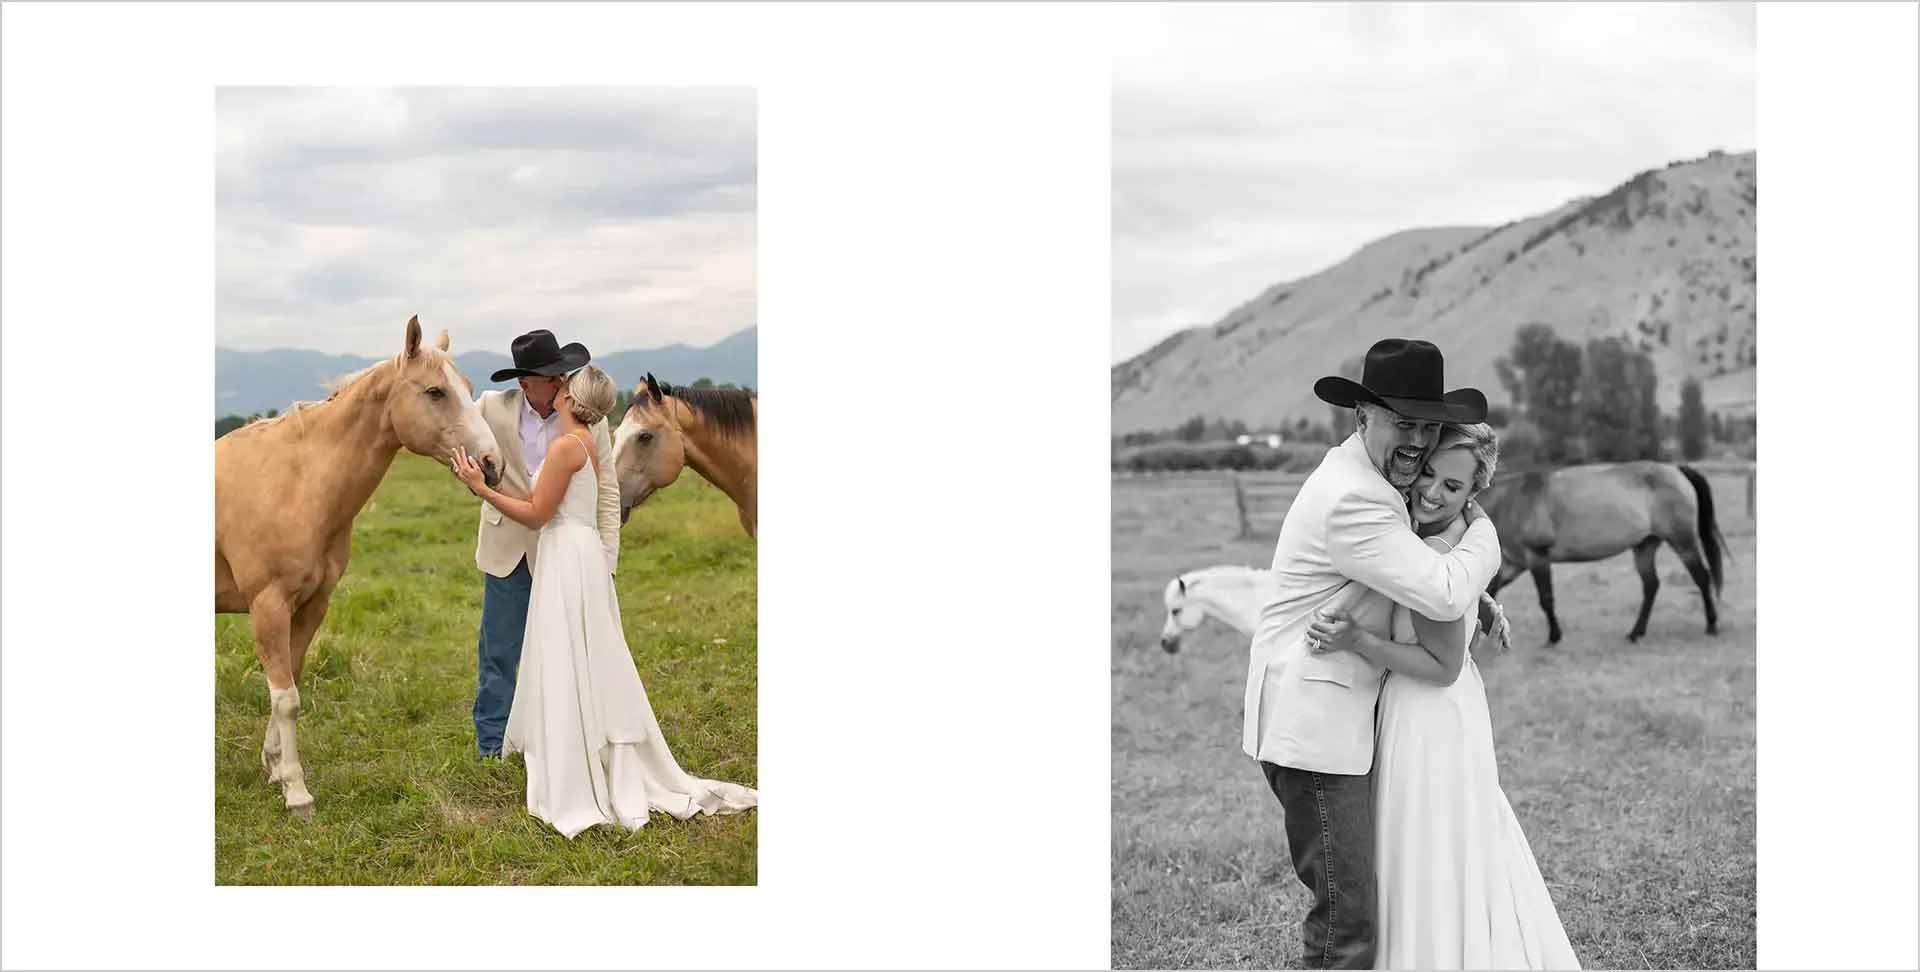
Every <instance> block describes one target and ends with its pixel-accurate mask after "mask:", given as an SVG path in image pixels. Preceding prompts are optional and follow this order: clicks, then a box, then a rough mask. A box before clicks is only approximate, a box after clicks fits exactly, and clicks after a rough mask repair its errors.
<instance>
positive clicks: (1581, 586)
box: [1111, 4, 1759, 969]
mask: <svg viewBox="0 0 1920 972" xmlns="http://www.w3.org/2000/svg"><path fill="white" fill-rule="evenodd" d="M1138 19H1140V20H1142V21H1152V27H1153V28H1154V29H1147V26H1146V25H1145V24H1143V25H1141V27H1140V29H1139V30H1137V31H1135V32H1134V33H1133V34H1132V35H1131V36H1132V38H1133V41H1134V43H1133V44H1132V46H1130V47H1127V46H1123V49H1122V51H1121V52H1120V53H1119V54H1118V55H1117V59H1116V65H1115V70H1114V92H1113V344H1112V362H1111V371H1112V441H1111V455H1112V484H1113V485H1112V544H1113V554H1112V555H1113V562H1112V597H1113V604H1112V610H1113V618H1112V623H1113V632H1112V691H1113V740H1112V773H1113V780H1112V807H1113V831H1112V899H1113V900H1112V905H1113V918H1112V950H1113V964H1114V966H1115V967H1116V968H1382V969H1384V968H1396V969H1398V968H1426V969H1474V968H1501V969H1518V968H1536V969H1568V968H1577V967H1582V966H1585V967H1598V968H1746V967H1751V966H1752V965H1753V964H1754V962H1755V875H1754V867H1755V833H1754V822H1755V719H1754V712H1755V653H1754V643H1755V642H1754V634H1755V630H1754V629H1755V626H1754V602H1755V586H1754V578H1755V574H1754V563H1755V559H1756V553H1755V548H1756V534H1757V523H1756V518H1755V515H1754V506H1753V496H1754V490H1755V468H1756V459H1757V455H1756V447H1755V440H1756V434H1757V422H1758V418H1759V416H1758V412H1759V410H1758V408H1757V400H1756V395H1755V374H1756V361H1757V347H1756V328H1755V315H1756V302H1755V293H1756V281H1757V279H1758V273H1757V268H1756V265H1755V257H1756V248H1755V240H1756V235H1757V229H1756V227H1757V226H1758V223H1759V219H1758V211H1757V198H1756V191H1755V187H1756V169H1757V165H1758V160H1757V157H1756V152H1755V141H1754V127H1755V126H1754V120H1755V91H1754V75H1755V64H1754V9H1753V7H1752V5H1750V4H1675V5H1663V6H1661V7H1659V8H1657V9H1647V8H1635V7H1609V6H1602V7H1580V8H1576V9H1571V10H1568V9H1563V8H1558V7H1545V6H1529V5H1490V6H1451V5H1372V4H1353V5H1303V6H1287V7H1245V6H1232V7H1212V8H1203V9H1197V10H1193V9H1177V10H1160V11H1156V12H1152V13H1149V14H1143V15H1142V16H1141V17H1140V18H1138Z"/></svg>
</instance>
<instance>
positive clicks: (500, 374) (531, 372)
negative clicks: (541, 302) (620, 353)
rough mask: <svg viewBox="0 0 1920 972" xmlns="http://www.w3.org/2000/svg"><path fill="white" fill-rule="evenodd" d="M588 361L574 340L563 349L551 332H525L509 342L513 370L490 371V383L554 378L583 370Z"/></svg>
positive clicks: (586, 354) (585, 354) (579, 344)
mask: <svg viewBox="0 0 1920 972" xmlns="http://www.w3.org/2000/svg"><path fill="white" fill-rule="evenodd" d="M592 358H593V355H591V354H588V353H587V346H586V345H584V344H581V343H580V342H578V341H575V342H573V343H572V344H569V345H567V346H566V347H564V348H563V347H561V346H560V342H559V341H557V340H555V339H554V336H553V332H552V331H546V330H540V331H528V332H527V333H525V334H522V335H520V336H519V337H517V338H514V339H513V367H511V368H502V369H500V370H499V371H496V372H494V373H493V380H494V381H506V380H507V379H509V378H529V377H539V378H557V377H559V376H561V375H564V374H566V373H567V372H569V371H574V370H577V369H579V368H581V367H583V366H584V365H586V363H587V362H588V361H590V360H592Z"/></svg>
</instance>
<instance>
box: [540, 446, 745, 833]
mask: <svg viewBox="0 0 1920 972" xmlns="http://www.w3.org/2000/svg"><path fill="white" fill-rule="evenodd" d="M589 454H591V453H589ZM598 489H599V483H598V481H597V479H596V477H595V474H594V465H593V462H592V461H591V460H589V461H588V462H587V463H586V464H585V465H583V466H581V467H580V469H579V471H577V472H575V473H574V474H573V478H572V479H571V480H570V481H568V483H567V492H566V495H565V496H564V497H563V498H562V499H561V500H560V508H559V510H558V511H556V512H555V513H554V515H553V519H552V520H550V521H549V522H548V523H547V525H546V526H545V527H543V528H542V529H541V530H540V535H539V541H538V546H537V547H536V548H535V551H534V557H533V591H532V593H531V595H530V596H529V598H528V602H527V631H526V639H525V642H524V644H523V646H522V648H521V654H520V675H519V680H518V682H517V683H516V685H515V687H514V692H513V709H512V711H511V712H510V713H509V714H508V716H507V732H506V743H505V747H504V748H505V751H506V752H518V753H524V754H525V756H526V762H527V812H528V813H531V814H533V815H534V816H536V817H538V818H540V819H541V820H544V821H546V822H547V823H550V824H552V825H553V826H554V828H555V829H556V830H558V831H560V833H562V834H564V835H566V836H567V837H568V838H572V837H573V836H574V835H575V834H578V833H579V832H581V831H582V830H585V829H587V828H588V827H591V826H593V825H595V824H617V825H619V826H621V827H625V828H628V829H630V830H637V829H639V828H641V827H644V826H646V823H647V813H648V811H649V810H660V811H664V812H666V813H670V814H672V815H673V816H675V817H679V818H680V819H683V820H684V819H687V818H689V817H693V816H695V815H697V814H702V813H738V812H740V811H743V810H748V809H751V808H753V807H754V806H756V805H757V804H758V803H759V799H760V797H759V794H758V793H756V792H755V791H754V790H752V789H750V788H748V787H745V786H741V785H739V784H737V783H723V782H719V781H717V780H702V779H697V778H695V777H691V776H688V775H687V774H686V773H685V772H684V771H683V770H681V769H680V764H678V763H676V762H674V759H673V753H672V752H671V751H670V750H668V749H667V741H666V739H665V738H663V737H662V736H661V735H660V723H659V722H658V721H656V720H655V719H654V716H653V706H652V705H651V704H649V703H648V702H647V691H646V688H645V687H644V686H643V685H641V683H640V672H639V670H638V669H636V668H635V667H634V664H633V656H632V655H631V654H630V653H629V652H628V651H627V640H626V636H625V635H624V634H622V632H621V630H620V606H619V604H618V602H617V601H616V600H615V598H614V592H613V579H612V577H611V575H610V574H609V572H608V570H607V555H606V551H605V549H604V548H603V547H602V546H601V543H600V533H599V530H598V528H597V527H596V526H595V514H596V507H597V502H596V501H597V499H598Z"/></svg>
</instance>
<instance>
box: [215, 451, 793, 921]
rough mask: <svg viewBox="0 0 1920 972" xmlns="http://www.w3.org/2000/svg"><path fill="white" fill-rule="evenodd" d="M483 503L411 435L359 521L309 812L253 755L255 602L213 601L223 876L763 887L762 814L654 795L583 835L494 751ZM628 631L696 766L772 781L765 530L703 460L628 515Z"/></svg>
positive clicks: (333, 620)
mask: <svg viewBox="0 0 1920 972" xmlns="http://www.w3.org/2000/svg"><path fill="white" fill-rule="evenodd" d="M478 519H479V512H478V503H477V501H476V500H474V499H473V498H472V497H471V496H469V495H468V494H467V492H466V490H465V489H464V488H463V487H461V486H460V485H459V484H458V483H457V482H456V481H455V480H454V479H453V476H452V474H451V473H450V472H448V471H447V470H446V469H444V468H442V467H440V466H438V465H435V464H433V463H431V462H429V461H428V460H426V459H423V458H420V457H418V456H414V455H412V454H409V453H402V454H401V455H400V457H399V458H398V459H397V460H396V461H395V462H394V465H393V468H392V470H391V471H389V472H388V474H387V477H386V480H385V481H384V482H383V483H382V484H381V486H380V489H379V491H378V492H376V493H375V494H374V497H373V499H372V501H371V502H369V503H368V505H367V508H366V509H365V510H363V511H362V512H361V514H360V517H359V519H358V520H357V521H356V522H355V524H354V537H353V559H352V562H351V564H350V565H349V566H348V568H347V573H346V576H345V577H344V578H343V579H342V580H341V583H340V587H339V589H338V591H336V593H335V594H334V598H333V606H332V609H331V610H330V611H329V612H328V614H327V618H326V622H325V623H324V624H323V625H322V626H321V628H320V633H319V635H318V636H317V637H316V638H315V639H314V644H313V648H312V650H311V651H310V652H309V653H308V656H307V663H306V671H305V673H304V675H303V676H302V678H301V680H300V685H299V687H300V697H301V708H300V721H299V729H298V732H299V736H298V739H299V746H300V755H301V760H302V762H303V763H305V765H306V770H307V786H308V788H309V789H310V790H312V791H313V794H314V797H315V800H316V810H317V812H316V813H315V815H314V817H313V819H311V820H300V819H297V818H295V817H293V816H292V815H291V814H289V813H287V811H286V810H285V809H284V808H283V806H282V803H281V798H280V792H279V787H278V786H275V785H270V784H269V783H268V782H267V780H266V774H265V772H264V771H263V770H262V769H261V766H260V741H261V736H262V733H263V730H264V728H265V726H266V719H267V683H266V678H265V676H264V675H263V674H262V673H261V670H260V663H259V661H258V660H257V659H256V658H255V655H254V648H253V637H252V634H251V626H250V624H249V621H248V619H247V617H246V616H245V615H226V614H223V615H217V616H216V619H215V625H214V631H215V644H214V669H215V689H214V794H213V811H214V876H215V880H216V881H217V882H218V883H221V884H754V883H756V876H757V873H758V868H757V859H758V855H757V848H756V845H757V835H758V823H759V821H758V817H759V815H758V813H757V812H749V813H745V814H741V815H738V816H731V817H718V818H715V817H706V818H696V819H693V820H689V821H680V820H675V819H673V818H672V817H669V816H666V815H665V814H658V813H656V814H654V815H653V816H652V819H651V820H650V821H649V823H648V824H647V826H646V827H645V828H643V829H641V830H639V831H636V832H632V833H628V832H626V831H622V830H618V829H615V828H608V827H595V828H592V829H590V830H588V831H587V832H585V833H583V834H581V835H579V836H578V837H576V838H575V839H573V840H572V841H568V840H567V839H565V838H563V837H561V836H560V835H559V834H558V833H556V832H555V831H554V830H553V829H552V828H551V827H548V826H547V825H546V824H544V823H542V822H540V821H538V820H535V819H533V818H532V817H530V816H528V815H527V812H526V769H525V766H524V764H523V763H522V762H521V760H520V758H519V757H518V756H509V757H508V758H507V760H506V761H504V762H500V761H494V762H488V763H482V762H481V761H480V760H479V759H478V758H477V754H476V751H475V748H474V740H473V722H472V717H471V706H472V704H473V690H474V679H475V672H474V665H475V659H474V653H475V641H476V638H477V633H478V631H479V625H480V600H481V574H480V571H479V569H478V568H477V567H475V566H474V563H473V547H474V541H475V530H476V526H477V524H478ZM616 586H617V588H618V593H619V598H620V608H621V617H622V620H623V621H624V623H625V626H626V637H627V644H628V646H629V648H631V650H632V651H633V655H634V661H635V662H636V664H637V665H638V667H639V669H640V677H641V679H642V680H643V681H645V683H646V686H647V694H648V697H649V699H650V700H651V701H652V703H653V708H654V712H655V713H656V715H657V716H658V717H659V720H660V725H661V729H662V730H663V731H664V733H665V734H666V737H667V741H668V743H669V745H671V746H672V748H673V753H674V756H675V758H677V759H678V760H679V762H680V765H681V766H682V767H684V768H685V769H686V770H687V771H688V772H689V773H692V774H694V775H695V776H703V777H711V778H717V779H723V780H729V781H733V782H738V783H744V784H746V785H748V786H753V785H756V784H757V782H758V775H759V774H758V759H757V753H758V749H757V745H756V740H757V738H758V736H757V733H758V729H757V725H758V722H757V718H756V712H757V707H756V704H755V698H756V694H757V678H756V664H755V653H756V651H757V648H758V638H757V637H756V630H757V593H756V592H757V578H756V571H755V547H754V542H753V541H752V540H751V539H750V538H748V537H747V535H746V533H745V531H743V530H742V529H741V528H740V522H739V520H738V518H737V516H736V514H735V511H734V507H733V504H732V502H731V501H729V500H728V499H727V498H726V497H725V496H724V495H722V494H721V493H720V492H719V491H718V490H716V489H714V488H712V487H711V486H708V485H707V484H706V482H705V481H703V480H701V479H700V478H699V477H698V476H696V475H694V474H693V473H692V472H691V471H688V472H687V473H686V474H684V475H682V476H681V477H680V479H679V481H678V482H677V483H675V484H674V485H673V486H672V487H671V488H669V489H667V490H664V491H662V492H660V493H657V494H655V495H654V496H653V498H651V499H649V500H648V501H647V503H646V505H644V506H642V507H641V508H640V509H639V510H636V511H635V512H634V514H633V518H632V520H631V521H630V522H629V523H628V524H627V525H626V527H625V528H624V529H623V531H622V532H621V537H620V569H619V575H618V578H617V581H616Z"/></svg>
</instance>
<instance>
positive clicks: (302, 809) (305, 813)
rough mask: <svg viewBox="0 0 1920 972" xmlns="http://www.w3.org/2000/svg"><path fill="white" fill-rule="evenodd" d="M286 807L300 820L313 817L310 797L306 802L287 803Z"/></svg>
mask: <svg viewBox="0 0 1920 972" xmlns="http://www.w3.org/2000/svg"><path fill="white" fill-rule="evenodd" d="M287 809H288V810H289V811H291V812H292V813H293V815H294V816H296V817H299V818H300V819H302V820H312V819H313V800H312V799H308V800H307V802H305V803H297V804H296V803H289V804H287Z"/></svg>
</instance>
